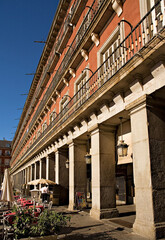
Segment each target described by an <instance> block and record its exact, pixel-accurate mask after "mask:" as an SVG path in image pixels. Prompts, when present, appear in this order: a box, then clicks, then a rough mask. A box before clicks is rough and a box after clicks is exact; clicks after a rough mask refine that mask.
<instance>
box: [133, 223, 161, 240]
mask: <svg viewBox="0 0 165 240" xmlns="http://www.w3.org/2000/svg"><path fill="white" fill-rule="evenodd" d="M133 231H134V232H135V233H136V234H139V235H141V236H144V237H146V238H147V239H153V240H155V239H160V238H163V237H165V223H156V224H153V223H150V224H149V222H147V223H146V222H144V221H139V220H135V223H134V225H133Z"/></svg>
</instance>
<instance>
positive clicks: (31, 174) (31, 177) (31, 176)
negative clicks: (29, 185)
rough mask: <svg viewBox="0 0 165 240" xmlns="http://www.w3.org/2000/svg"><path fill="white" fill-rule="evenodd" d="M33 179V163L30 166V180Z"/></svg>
mask: <svg viewBox="0 0 165 240" xmlns="http://www.w3.org/2000/svg"><path fill="white" fill-rule="evenodd" d="M32 180H33V164H32V165H31V166H30V181H32Z"/></svg>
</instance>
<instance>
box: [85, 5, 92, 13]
mask: <svg viewBox="0 0 165 240" xmlns="http://www.w3.org/2000/svg"><path fill="white" fill-rule="evenodd" d="M85 7H87V8H89V9H91V10H92V11H93V12H94V10H93V8H92V7H91V6H85Z"/></svg>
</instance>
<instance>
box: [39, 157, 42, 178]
mask: <svg viewBox="0 0 165 240" xmlns="http://www.w3.org/2000/svg"><path fill="white" fill-rule="evenodd" d="M39 178H42V159H40V172H39Z"/></svg>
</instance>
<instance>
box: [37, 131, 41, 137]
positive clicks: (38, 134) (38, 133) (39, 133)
mask: <svg viewBox="0 0 165 240" xmlns="http://www.w3.org/2000/svg"><path fill="white" fill-rule="evenodd" d="M40 135H41V132H40V130H38V132H37V138H39V136H40Z"/></svg>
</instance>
